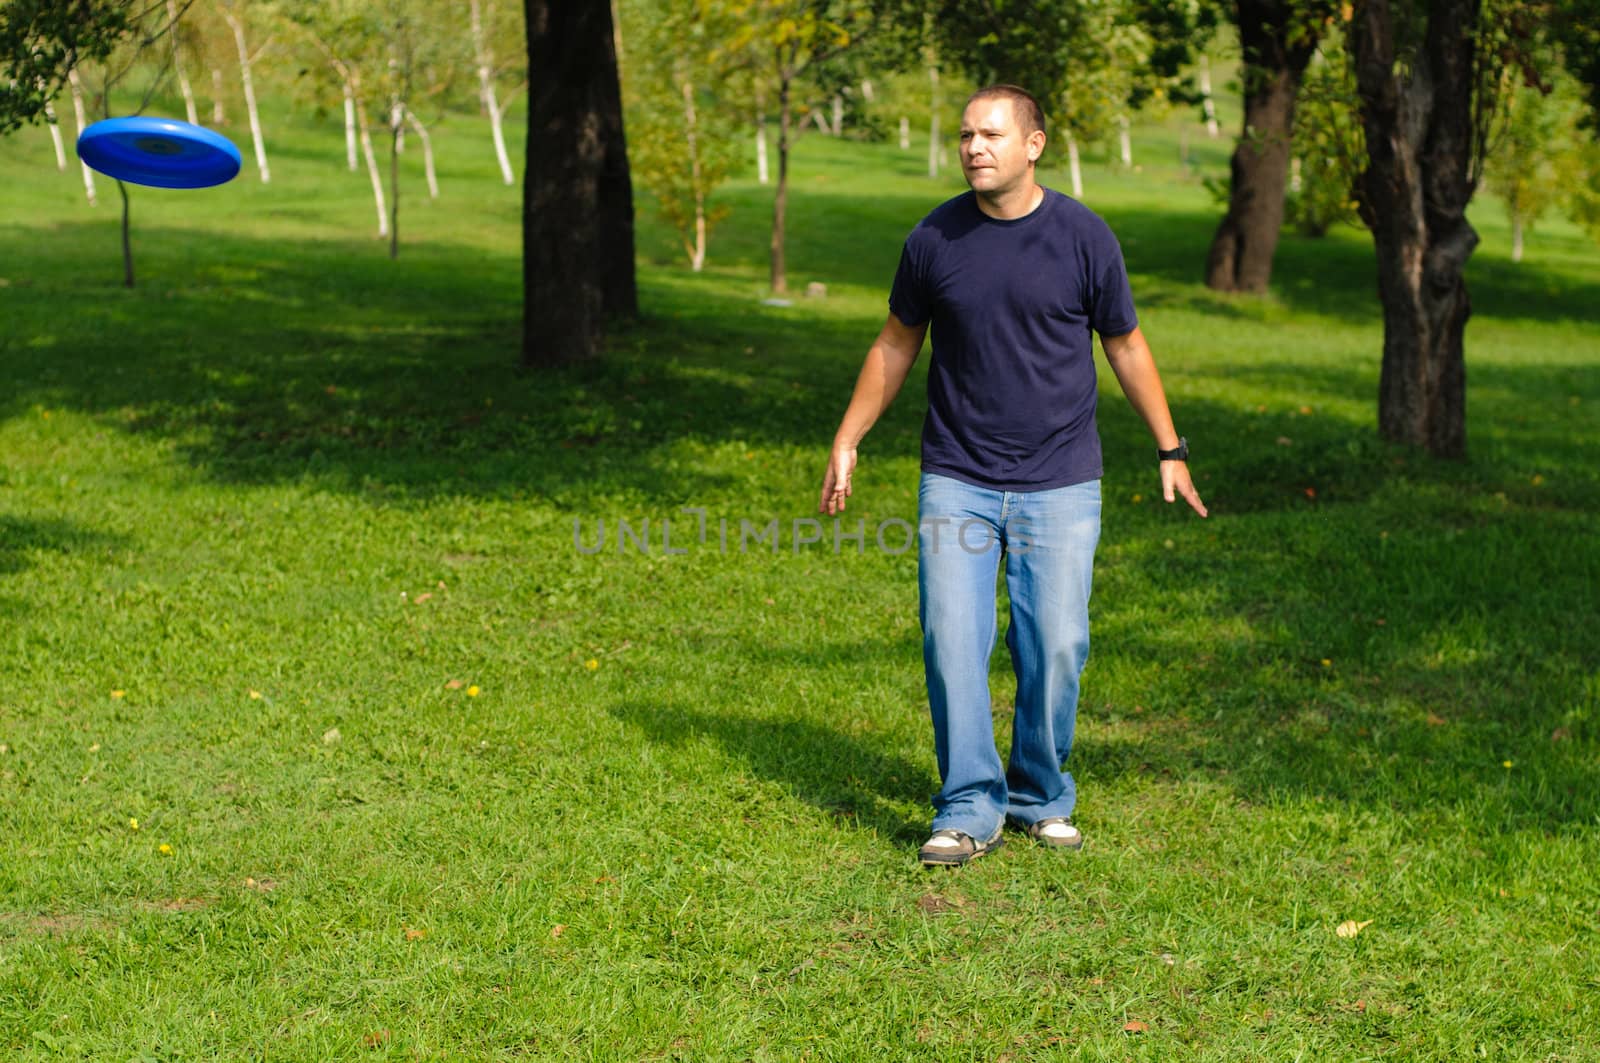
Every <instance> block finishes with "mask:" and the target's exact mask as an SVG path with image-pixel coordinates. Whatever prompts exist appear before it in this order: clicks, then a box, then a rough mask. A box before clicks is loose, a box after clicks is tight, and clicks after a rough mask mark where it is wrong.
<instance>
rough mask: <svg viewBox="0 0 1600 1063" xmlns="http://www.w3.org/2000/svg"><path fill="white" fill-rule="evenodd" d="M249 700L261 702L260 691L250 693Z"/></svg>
mask: <svg viewBox="0 0 1600 1063" xmlns="http://www.w3.org/2000/svg"><path fill="white" fill-rule="evenodd" d="M250 700H251V701H260V700H261V691H259V690H252V691H250Z"/></svg>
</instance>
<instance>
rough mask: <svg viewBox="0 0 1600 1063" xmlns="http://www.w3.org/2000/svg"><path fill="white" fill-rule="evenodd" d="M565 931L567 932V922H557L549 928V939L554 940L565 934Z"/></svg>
mask: <svg viewBox="0 0 1600 1063" xmlns="http://www.w3.org/2000/svg"><path fill="white" fill-rule="evenodd" d="M566 932H567V924H566V923H557V924H556V925H555V926H553V927H551V928H550V938H551V940H554V939H556V938H558V937H560V936H561V935H562V934H565V933H566Z"/></svg>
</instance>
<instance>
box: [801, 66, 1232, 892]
mask: <svg viewBox="0 0 1600 1063" xmlns="http://www.w3.org/2000/svg"><path fill="white" fill-rule="evenodd" d="M1044 145H1045V133H1044V116H1043V114H1042V112H1041V111H1040V109H1039V104H1038V103H1037V101H1035V100H1034V98H1033V97H1032V96H1030V95H1029V94H1028V93H1027V92H1025V91H1024V90H1022V89H1020V88H1017V87H1015V86H1011V85H996V86H991V87H989V88H985V89H980V90H979V91H978V92H977V93H975V94H974V95H973V96H972V98H971V99H970V100H969V101H968V102H967V106H966V110H965V112H964V113H963V114H962V118H961V168H962V172H963V174H964V175H965V176H966V179H967V184H968V185H969V186H970V188H971V192H970V193H966V194H963V195H960V196H957V197H956V198H955V199H952V200H950V201H949V202H947V203H944V204H942V205H940V206H939V207H938V208H936V209H935V210H934V211H933V213H931V214H929V215H928V216H927V217H926V218H924V219H923V220H922V222H921V224H919V225H918V226H917V227H916V229H914V230H913V231H912V233H911V235H910V237H909V238H908V239H907V240H906V244H905V250H904V252H903V253H902V254H901V258H900V268H899V271H898V273H897V274H896V275H895V279H894V288H893V291H892V292H891V294H890V296H889V310H890V313H889V317H888V320H887V321H885V322H884V326H883V331H882V332H881V333H879V335H878V339H877V342H876V343H874V344H873V345H872V348H871V349H870V350H869V351H868V352H867V358H866V362H865V364H864V365H863V366H862V368H861V374H860V377H859V378H858V379H857V381H856V386H855V393H854V394H853V396H852V397H851V399H850V405H849V408H848V409H847V410H846V411H845V415H844V419H843V421H842V422H841V423H840V425H839V431H838V433H837V435H836V436H835V437H834V441H833V451H832V454H831V456H830V457H829V459H828V470H827V473H826V474H825V475H824V477H823V481H822V495H821V499H820V501H819V503H818V509H819V510H821V511H822V512H824V513H829V514H837V513H839V512H841V511H842V510H843V509H844V508H845V505H846V503H845V499H846V498H847V497H849V496H850V494H851V493H852V491H851V482H850V481H851V475H852V473H853V472H854V471H855V466H856V448H857V446H858V444H859V443H860V442H861V439H862V437H864V436H865V435H866V434H867V431H868V430H869V429H870V428H871V427H872V425H873V424H874V423H875V422H876V421H877V419H878V418H879V416H881V415H882V413H883V411H884V410H885V409H887V408H888V406H889V403H890V402H892V401H893V400H894V397H895V395H896V393H898V392H899V390H900V386H901V385H902V384H903V383H904V382H905V379H906V375H907V374H908V373H909V372H910V370H911V366H912V364H913V363H914V362H915V361H916V359H917V355H918V354H919V353H920V352H921V349H922V340H923V337H924V335H925V334H926V333H927V331H928V327H929V325H930V323H931V324H932V327H933V361H932V365H931V366H930V368H929V370H928V413H927V417H926V420H925V421H924V423H923V430H922V482H921V489H920V493H919V498H918V515H919V522H918V523H919V530H918V580H917V583H918V591H919V594H920V598H921V617H922V631H923V662H924V665H925V667H926V670H927V682H928V702H929V708H930V710H931V712H932V716H933V733H934V745H935V750H936V753H937V756H938V763H939V778H940V780H941V782H942V786H941V788H940V790H939V792H938V794H936V795H935V796H934V799H933V805H934V812H935V814H934V819H933V834H932V837H931V838H929V839H928V842H927V844H925V845H924V846H923V847H922V848H921V850H920V852H919V857H920V859H921V861H922V862H923V863H924V864H926V865H956V864H964V863H966V862H967V861H969V860H971V859H973V858H975V857H978V856H982V855H983V854H984V853H987V852H990V851H991V850H993V849H996V848H998V847H999V846H1000V844H1001V830H1002V828H1003V827H1004V826H1005V824H1006V823H1007V822H1009V823H1010V824H1012V825H1013V826H1015V827H1016V828H1018V829H1020V830H1022V831H1025V832H1026V833H1027V834H1028V835H1029V837H1031V838H1033V839H1034V840H1035V841H1037V842H1039V843H1041V844H1044V845H1048V846H1055V847H1061V848H1072V849H1076V848H1078V847H1079V846H1081V845H1082V844H1083V835H1082V834H1081V833H1080V832H1079V831H1078V829H1077V828H1076V827H1075V826H1073V825H1072V811H1073V806H1074V804H1075V803H1076V798H1077V794H1076V790H1075V787H1074V785H1073V780H1072V776H1071V775H1070V774H1069V773H1067V772H1066V771H1064V770H1063V764H1064V762H1065V761H1066V759H1067V755H1068V754H1069V753H1070V752H1071V750H1072V733H1073V727H1074V724H1075V722H1076V719H1077V710H1078V677H1079V673H1080V672H1082V670H1083V665H1084V661H1085V660H1086V659H1087V657H1088V653H1089V612H1088V603H1089V587H1090V581H1091V575H1092V572H1093V563H1094V550H1095V545H1096V543H1097V542H1098V540H1099V536H1100V475H1101V463H1100V438H1099V433H1098V431H1097V429H1096V426H1095V401H1096V396H1095V365H1094V347H1093V333H1096V332H1098V333H1099V334H1100V342H1101V345H1102V346H1103V347H1104V349H1105V353H1106V359H1107V361H1108V362H1109V363H1110V365H1111V368H1112V370H1113V372H1115V373H1116V376H1117V381H1118V382H1119V383H1120V384H1121V385H1122V390H1123V392H1124V394H1126V395H1127V397H1128V401H1129V402H1130V403H1131V404H1132V405H1133V408H1134V409H1135V410H1136V411H1137V412H1138V413H1139V415H1140V416H1141V417H1142V418H1143V419H1144V421H1145V424H1146V425H1148V426H1149V429H1150V433H1151V435H1153V436H1154V437H1155V443H1156V449H1157V457H1158V460H1159V467H1160V474H1161V486H1162V494H1163V496H1164V497H1165V498H1166V500H1167V501H1168V502H1172V501H1173V500H1174V498H1175V497H1176V496H1177V495H1182V496H1183V498H1184V500H1185V501H1187V502H1188V504H1189V505H1190V506H1191V507H1193V509H1194V511H1195V512H1196V513H1198V514H1200V516H1202V517H1203V516H1205V515H1206V509H1205V505H1204V504H1203V503H1202V502H1201V501H1200V496H1199V495H1198V494H1197V493H1196V492H1195V489H1194V484H1193V483H1192V482H1191V480H1190V477H1189V470H1188V466H1187V464H1186V459H1187V457H1188V447H1187V445H1186V444H1185V442H1184V441H1183V440H1182V439H1180V438H1179V436H1178V434H1177V432H1176V431H1175V430H1174V429H1173V425H1172V415H1171V414H1170V412H1169V411H1168V409H1167V400H1166V396H1165V393H1164V392H1163V390H1162V387H1161V378H1160V376H1159V375H1157V373H1156V367H1155V362H1154V360H1153V359H1152V357H1151V354H1150V348H1149V346H1148V344H1146V343H1145V340H1144V337H1143V335H1141V334H1140V332H1139V327H1138V319H1137V318H1136V317H1135V315H1134V309H1133V298H1132V296H1131V294H1130V292H1129V290H1128V274H1127V270H1126V268H1125V267H1124V265H1123V261H1122V251H1121V248H1120V247H1119V246H1118V244H1117V241H1116V238H1115V237H1114V236H1113V235H1112V233H1111V230H1110V229H1109V228H1108V227H1107V226H1106V224H1105V222H1103V221H1102V220H1100V218H1099V217H1098V216H1097V215H1095V214H1094V213H1093V212H1092V211H1090V210H1089V209H1087V208H1086V207H1084V206H1083V205H1082V204H1080V203H1078V202H1076V201H1075V200H1072V199H1069V198H1068V197H1066V196H1064V195H1062V194H1060V193H1059V192H1054V191H1051V190H1049V189H1046V188H1044V187H1042V186H1040V185H1039V184H1038V183H1037V182H1036V181H1035V179H1034V166H1035V164H1036V163H1037V162H1038V159H1039V155H1040V153H1041V152H1042V151H1043V150H1044ZM1002 560H1003V561H1004V563H1005V572H1006V587H1007V589H1008V591H1009V593H1010V597H1011V618H1010V624H1009V625H1008V627H1007V629H1006V646H1007V648H1008V649H1009V650H1010V653H1011V664H1012V669H1013V670H1014V671H1015V673H1016V677H1017V700H1016V709H1015V715H1014V717H1013V730H1012V745H1011V756H1010V761H1009V763H1008V764H1007V765H1006V766H1005V767H1004V768H1002V766H1001V763H1000V757H999V754H998V753H997V751H996V749H995V743H994V731H993V727H992V724H991V718H990V703H989V684H988V676H989V657H990V655H991V654H992V653H993V651H994V643H995V635H996V630H995V629H996V625H995V608H994V606H995V575H996V572H997V570H998V568H999V565H1000V563H1001V561H1002Z"/></svg>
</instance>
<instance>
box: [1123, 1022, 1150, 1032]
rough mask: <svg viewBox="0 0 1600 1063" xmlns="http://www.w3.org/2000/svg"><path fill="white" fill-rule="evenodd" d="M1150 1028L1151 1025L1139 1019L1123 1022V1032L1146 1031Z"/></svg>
mask: <svg viewBox="0 0 1600 1063" xmlns="http://www.w3.org/2000/svg"><path fill="white" fill-rule="evenodd" d="M1149 1028H1150V1027H1149V1026H1147V1025H1146V1024H1145V1023H1142V1022H1140V1021H1139V1020H1138V1019H1134V1020H1133V1021H1131V1022H1125V1023H1123V1024H1122V1032H1123V1033H1144V1032H1145V1031H1146V1030H1148V1029H1149Z"/></svg>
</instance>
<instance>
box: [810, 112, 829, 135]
mask: <svg viewBox="0 0 1600 1063" xmlns="http://www.w3.org/2000/svg"><path fill="white" fill-rule="evenodd" d="M811 120H812V121H813V122H815V123H817V128H818V129H820V130H822V131H823V132H824V133H827V134H831V133H832V132H833V130H831V129H829V128H828V120H827V119H826V118H824V117H822V112H821V111H812V112H811Z"/></svg>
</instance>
